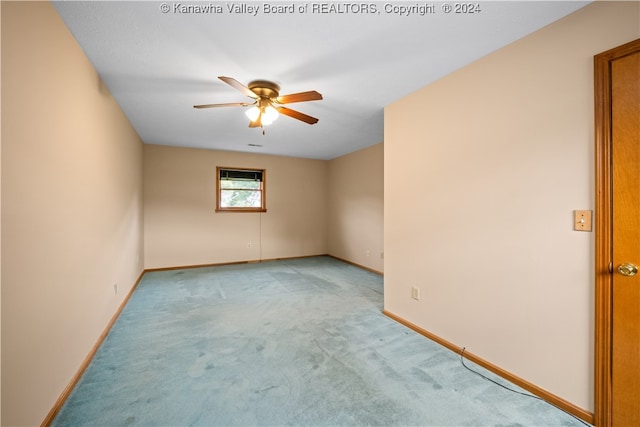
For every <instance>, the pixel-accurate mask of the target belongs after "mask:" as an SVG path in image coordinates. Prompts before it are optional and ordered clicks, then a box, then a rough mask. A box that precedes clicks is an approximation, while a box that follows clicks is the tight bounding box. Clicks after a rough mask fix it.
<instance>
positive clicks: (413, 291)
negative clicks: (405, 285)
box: [411, 286, 420, 300]
mask: <svg viewBox="0 0 640 427" xmlns="http://www.w3.org/2000/svg"><path fill="white" fill-rule="evenodd" d="M411 298H413V299H414V300H419V299H420V288H419V287H417V286H414V287H413V288H411Z"/></svg>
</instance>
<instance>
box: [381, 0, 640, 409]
mask: <svg viewBox="0 0 640 427" xmlns="http://www.w3.org/2000/svg"><path fill="white" fill-rule="evenodd" d="M639 20H640V10H639V3H638V2H597V3H594V4H592V5H589V6H587V7H586V8H584V9H581V10H579V11H577V12H576V13H574V14H572V15H570V16H568V17H566V18H565V19H562V20H561V21H558V22H556V23H554V24H552V25H550V26H548V27H546V28H543V29H541V30H540V31H538V32H536V33H534V34H532V35H530V36H528V37H526V38H524V39H521V40H519V41H517V42H515V43H513V44H512V45H510V46H507V47H505V48H503V49H501V50H499V51H497V52H495V53H494V54H491V55H489V56H487V57H485V58H483V59H481V60H479V61H477V62H475V63H473V64H471V65H469V66H467V67H465V68H463V69H461V70H459V71H458V72H455V73H453V74H451V75H449V76H447V77H445V78H443V79H441V80H440V81H438V82H436V83H434V84H431V85H429V86H427V87H425V88H423V89H421V90H419V91H417V92H415V93H414V94H412V95H410V96H407V97H406V98H404V99H402V100H400V101H398V102H396V103H394V104H393V105H390V106H389V107H388V108H386V110H385V159H384V161H385V219H384V221H385V222H384V227H385V236H384V237H385V265H386V268H385V309H387V310H389V311H390V312H392V313H394V314H396V315H399V316H400V317H402V318H404V319H406V320H408V321H410V322H412V323H414V324H417V325H418V326H421V327H423V328H425V329H427V330H429V331H431V332H433V333H435V334H437V335H439V336H440V337H442V338H444V339H446V340H448V341H450V342H452V343H454V344H456V345H458V346H465V347H466V348H467V350H468V351H470V352H472V353H475V354H476V355H478V356H480V357H482V358H484V359H485V360H488V361H490V362H492V363H494V364H496V365H498V366H500V367H502V368H504V369H506V370H508V371H510V372H512V373H514V374H515V375H518V376H520V377H522V378H524V379H526V380H528V381H530V382H532V383H534V384H536V385H538V386H540V387H542V388H544V389H546V390H548V391H550V392H551V393H554V394H556V395H558V396H560V397H562V398H564V399H566V400H568V401H569V402H572V403H573V404H575V405H577V406H579V407H581V408H584V409H587V410H589V411H593V401H592V400H593V352H594V350H593V335H594V327H593V323H594V315H593V304H594V297H593V295H594V272H593V251H594V236H593V234H592V233H586V232H576V231H573V230H572V211H573V210H574V209H593V206H594V185H593V182H594V172H593V170H594V166H593V164H594V159H593V154H592V153H593V150H594V149H593V144H594V140H593V133H594V123H593V77H592V76H593V69H592V62H593V55H595V54H597V53H599V52H601V51H604V50H607V49H609V48H613V47H615V46H617V45H620V44H623V43H625V42H628V41H631V40H633V39H635V38H637V37H638V36H639V35H640V22H639ZM412 286H418V287H420V288H421V294H422V298H421V299H420V300H419V301H416V300H413V299H412V298H411V287H412Z"/></svg>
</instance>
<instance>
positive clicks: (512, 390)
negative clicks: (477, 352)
mask: <svg viewBox="0 0 640 427" xmlns="http://www.w3.org/2000/svg"><path fill="white" fill-rule="evenodd" d="M465 350H466V347H462V352H460V362H462V366H464V367H465V368H467V370H469V371H471V372H473V373H474V374H476V375H479V376H480V377H482V378H484V379H485V380H487V381H490V382H492V383H494V384H495V385H498V386H500V387H502V388H504V389H507V390H509V391H511V392H513V393H517V394H521V395H523V396H527V397H531V398H533V399H538V400H542V401H543V402H546V403H548V404H549V405H551V406H553V407H555V408H557V409H560V410H561V411H562V412H564V413H565V414H567V415H571V416H572V417H573V418H575V419H576V420H578V421H580V422H581V423H582V424H584V425H586V426H589V427H591V424H588V423H586V422H584V421H583V420H582V419H580V418H578V417H576V416H575V415H573V414H572V413H570V412H567V411H565V410H564V409H562V408H560V407H558V406H556V405H554V404H553V403H549V402H547V401H546V400H544V399H543V398H541V397H538V396H536V395H534V394H530V393H523V392H521V391H518V390H514V389H512V388H509V387H507V386H506V385H504V384H500V383H499V382H497V381H494V380H492V379H491V378H489V377H487V376H485V375H482V374H481V373H480V372H478V371H475V370H473V369H471V368H470V367H468V366H467V365H466V364H465V363H464V351H465Z"/></svg>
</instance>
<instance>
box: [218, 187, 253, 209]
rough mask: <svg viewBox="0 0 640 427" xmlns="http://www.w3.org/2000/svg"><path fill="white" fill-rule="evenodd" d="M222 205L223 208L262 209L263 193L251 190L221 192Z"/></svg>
mask: <svg viewBox="0 0 640 427" xmlns="http://www.w3.org/2000/svg"><path fill="white" fill-rule="evenodd" d="M220 205H221V207H223V208H234V207H238V208H244V207H250V208H260V207H262V192H261V191H251V190H224V189H223V190H220Z"/></svg>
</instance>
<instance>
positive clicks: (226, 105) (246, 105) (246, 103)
mask: <svg viewBox="0 0 640 427" xmlns="http://www.w3.org/2000/svg"><path fill="white" fill-rule="evenodd" d="M253 104H254V103H250V102H231V103H228V104H202V105H194V106H193V108H216V107H248V106H249V105H253Z"/></svg>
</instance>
